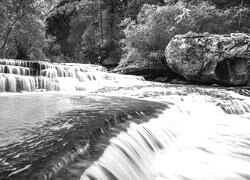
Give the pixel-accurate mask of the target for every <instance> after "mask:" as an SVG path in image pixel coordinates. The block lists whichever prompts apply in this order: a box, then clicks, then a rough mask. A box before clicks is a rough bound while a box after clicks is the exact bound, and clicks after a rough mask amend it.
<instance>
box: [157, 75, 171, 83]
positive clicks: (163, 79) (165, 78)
mask: <svg viewBox="0 0 250 180" xmlns="http://www.w3.org/2000/svg"><path fill="white" fill-rule="evenodd" d="M168 80H169V78H168V76H165V77H158V78H156V79H155V80H154V81H156V82H167V81H168Z"/></svg>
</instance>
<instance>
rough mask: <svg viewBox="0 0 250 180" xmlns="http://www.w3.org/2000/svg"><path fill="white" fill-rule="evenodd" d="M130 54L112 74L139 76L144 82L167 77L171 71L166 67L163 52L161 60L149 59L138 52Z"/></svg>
mask: <svg viewBox="0 0 250 180" xmlns="http://www.w3.org/2000/svg"><path fill="white" fill-rule="evenodd" d="M131 54H132V55H131V56H129V57H128V58H127V59H122V60H121V61H120V63H119V65H118V66H117V67H116V68H115V69H114V70H113V72H116V73H122V74H132V75H140V76H143V77H144V78H145V79H146V80H154V79H155V78H158V77H166V76H169V73H170V71H171V70H170V69H169V67H168V66H167V63H166V60H165V58H164V52H163V53H162V54H163V56H162V58H158V59H149V58H147V57H144V56H143V55H141V54H140V53H138V52H132V53H131ZM171 72H172V71H171ZM174 74H175V73H174Z"/></svg>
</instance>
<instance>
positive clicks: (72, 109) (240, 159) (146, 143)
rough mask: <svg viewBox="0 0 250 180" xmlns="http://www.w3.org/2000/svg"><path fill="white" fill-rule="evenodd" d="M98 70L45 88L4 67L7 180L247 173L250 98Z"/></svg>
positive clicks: (1, 134) (1, 113)
mask: <svg viewBox="0 0 250 180" xmlns="http://www.w3.org/2000/svg"><path fill="white" fill-rule="evenodd" d="M18 66H20V65H18ZM15 68H16V67H15ZM2 69H4V68H2ZM52 70H53V69H52ZM52 70H50V71H52ZM94 71H95V72H92V75H93V76H92V77H91V78H89V76H90V74H91V73H90V72H88V76H85V75H84V76H81V77H80V76H79V77H71V78H72V79H73V78H75V79H76V78H78V80H79V82H81V84H80V85H79V82H77V83H78V84H77V85H76V83H75V82H73V85H72V82H71V83H68V84H67V82H69V81H68V80H67V81H66V84H65V82H62V81H61V80H60V81H59V80H54V78H55V77H54V76H56V75H53V77H46V78H51V79H53V83H54V84H53V83H52V85H51V84H49V85H48V84H47V88H46V90H47V92H23V91H35V90H36V89H43V88H44V87H46V85H44V84H41V82H42V81H39V83H40V84H39V83H37V82H38V80H37V81H36V80H35V78H37V77H35V78H33V77H32V76H29V75H30V73H27V74H28V76H27V78H26V76H25V78H24V77H22V76H24V75H22V74H14V75H13V74H11V73H10V76H11V77H10V79H11V80H13V76H15V77H14V79H15V83H16V84H18V83H19V81H22V82H23V83H24V82H25V83H26V85H25V86H22V87H21V89H20V90H21V91H22V92H23V93H14V92H17V91H19V90H18V89H19V88H20V86H14V85H13V84H12V85H11V86H10V85H9V84H11V83H9V84H8V83H6V82H13V81H9V80H8V79H9V75H6V72H5V73H4V74H3V75H2V82H4V83H3V84H4V85H6V84H7V85H6V86H5V87H4V88H3V86H2V90H3V91H7V90H10V89H11V90H13V89H14V90H13V92H12V93H10V92H3V93H2V94H1V95H0V102H1V106H0V179H1V180H2V179H3V180H5V179H10V180H29V179H30V180H33V179H34V180H36V179H39V180H46V179H53V180H99V179H100V180H116V179H117V180H200V179H204V180H214V179H227V180H234V179H237V180H238V179H239V180H241V179H242V180H243V179H250V170H249V167H250V114H249V113H250V98H248V97H245V96H241V95H239V94H237V93H235V92H233V91H231V90H227V89H226V88H221V87H206V86H193V85H171V84H163V83H154V82H147V81H144V80H143V78H140V77H133V76H121V75H115V74H109V73H106V72H103V71H100V70H99V69H98V70H94ZM43 73H44V72H43ZM104 75H105V76H104ZM50 76H51V75H50ZM70 76H74V75H72V74H71V75H70ZM0 77H1V76H0ZM83 77H87V79H88V81H86V80H85V81H81V80H80V79H81V78H83ZM32 78H33V80H34V81H33V80H31V79H32ZM38 78H40V79H42V77H38ZM64 78H65V79H67V78H68V77H64ZM98 78H99V80H98ZM23 79H25V81H24V80H23ZM27 79H28V80H29V81H28V82H27V81H26V80H27ZM62 79H63V78H62ZM30 82H31V83H30ZM0 84H1V83H0ZM19 84H20V83H19ZM67 86H71V87H67ZM72 86H74V87H76V88H75V89H74V88H72ZM6 87H12V88H6ZM13 87H14V88H13ZM27 87H28V88H27ZM51 87H53V88H52V89H50V88H51ZM55 87H56V88H55ZM79 87H81V88H79ZM22 88H23V89H22ZM60 88H61V89H60ZM0 89H1V87H0ZM48 90H60V91H56V92H55V91H48ZM75 90H78V91H75ZM79 90H80V91H79ZM43 91H44V90H43Z"/></svg>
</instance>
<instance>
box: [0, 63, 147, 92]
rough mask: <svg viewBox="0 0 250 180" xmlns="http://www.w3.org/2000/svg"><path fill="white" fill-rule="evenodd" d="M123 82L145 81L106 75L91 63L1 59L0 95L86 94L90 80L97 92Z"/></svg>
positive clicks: (101, 69) (131, 77)
mask: <svg viewBox="0 0 250 180" xmlns="http://www.w3.org/2000/svg"><path fill="white" fill-rule="evenodd" d="M122 79H124V80H127V79H129V80H133V79H136V80H144V79H143V78H142V77H137V78H135V77H133V76H129V75H127V76H121V75H120V76H119V75H115V74H112V73H107V72H106V70H105V68H103V67H101V66H96V65H90V64H73V63H67V64H56V63H54V64H51V63H48V62H40V61H38V62H32V61H30V62H29V61H21V60H0V92H22V91H27V92H31V91H44V90H46V91H86V90H88V88H89V83H90V82H91V81H96V82H95V83H94V84H93V83H92V86H95V87H96V89H98V88H100V87H103V84H105V83H106V84H112V83H116V82H117V80H119V81H121V80H122ZM111 81H113V82H111Z"/></svg>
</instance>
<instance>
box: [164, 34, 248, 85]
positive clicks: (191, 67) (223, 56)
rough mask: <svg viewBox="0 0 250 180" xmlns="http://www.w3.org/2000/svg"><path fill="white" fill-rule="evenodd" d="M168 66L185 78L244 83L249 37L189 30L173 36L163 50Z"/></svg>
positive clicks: (246, 77) (208, 81)
mask: <svg viewBox="0 0 250 180" xmlns="http://www.w3.org/2000/svg"><path fill="white" fill-rule="evenodd" d="M165 56H166V61H167V64H168V66H169V67H170V68H171V69H172V70H173V71H175V72H176V73H178V74H180V75H182V76H184V77H185V78H186V79H188V80H192V81H198V82H202V83H207V84H211V83H218V84H222V85H245V84H246V83H247V81H248V76H249V70H248V61H249V62H250V36H248V35H246V34H243V33H234V34H227V35H212V34H208V33H204V34H197V33H193V32H189V33H187V34H184V35H176V36H175V37H173V38H172V40H171V41H170V42H169V44H168V45H167V47H166V50H165Z"/></svg>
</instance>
